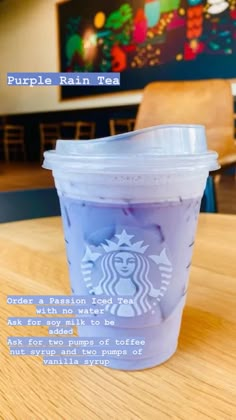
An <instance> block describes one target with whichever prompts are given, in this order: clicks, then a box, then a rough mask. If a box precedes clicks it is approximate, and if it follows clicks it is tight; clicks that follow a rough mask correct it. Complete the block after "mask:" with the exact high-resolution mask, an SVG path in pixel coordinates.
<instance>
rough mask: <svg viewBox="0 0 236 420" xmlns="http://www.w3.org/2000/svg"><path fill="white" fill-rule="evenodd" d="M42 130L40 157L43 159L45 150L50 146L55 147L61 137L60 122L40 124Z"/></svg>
mask: <svg viewBox="0 0 236 420" xmlns="http://www.w3.org/2000/svg"><path fill="white" fill-rule="evenodd" d="M39 130H40V159H41V160H43V152H44V151H45V150H46V149H47V148H48V147H49V148H52V149H53V148H55V145H56V141H57V140H58V139H59V138H60V127H59V124H48V123H47V124H45V123H41V124H39Z"/></svg>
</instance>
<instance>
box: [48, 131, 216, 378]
mask: <svg viewBox="0 0 236 420" xmlns="http://www.w3.org/2000/svg"><path fill="white" fill-rule="evenodd" d="M44 156H45V160H44V165H43V166H44V167H45V168H47V169H51V170H52V172H53V176H54V180H55V185H56V188H57V192H58V195H59V199H60V205H61V212H62V219H63V225H64V234H65V241H66V248H67V259H68V265H69V272H70V280H71V288H72V293H74V294H76V295H83V296H91V295H92V296H94V297H95V298H96V299H98V298H99V297H100V296H102V298H104V296H105V297H107V301H106V300H104V305H103V308H104V313H105V315H106V316H107V318H106V317H105V318H104V317H101V318H100V317H99V316H98V317H95V318H94V319H96V320H99V321H100V324H99V325H96V326H95V325H94V326H84V327H79V335H81V336H83V337H84V336H87V337H88V336H89V337H110V338H113V339H118V340H119V339H121V338H122V339H125V338H127V339H128V338H135V337H140V338H143V339H144V340H145V345H144V346H143V347H142V348H140V349H139V354H136V353H135V351H137V350H134V352H132V349H131V350H130V349H129V351H127V354H125V353H124V354H122V355H120V356H113V355H112V356H109V357H108V358H109V365H108V366H107V367H110V368H115V369H122V370H140V369H145V368H150V367H153V366H156V365H159V364H161V363H163V362H165V361H166V360H167V359H169V358H170V357H171V356H172V355H173V354H174V353H175V351H176V348H177V344H178V337H179V331H180V326H181V319H182V312H183V308H184V304H185V300H186V294H187V289H188V280H189V269H190V265H191V258H192V251H193V245H194V240H195V231H196V227H197V220H198V214H199V209H200V203H201V198H202V195H203V192H204V188H205V185H206V180H207V177H208V174H209V171H212V170H215V169H218V167H219V166H218V164H217V154H216V153H215V152H211V151H208V150H207V146H206V137H205V129H204V127H202V126H185V125H180V126H157V127H150V128H148V129H143V130H137V131H134V132H131V133H126V134H124V135H119V136H114V137H109V138H104V139H99V140H92V141H74V140H73V141H68V140H66V141H62V140H59V141H58V142H57V146H56V150H55V151H49V152H45V153H44ZM118 298H119V303H117V300H118ZM124 299H126V300H124ZM96 307H97V308H101V306H99V304H97V305H96ZM105 319H106V323H107V324H108V323H109V325H104V322H105ZM112 322H113V324H112ZM125 349H126V347H125V346H124V347H123V350H125Z"/></svg>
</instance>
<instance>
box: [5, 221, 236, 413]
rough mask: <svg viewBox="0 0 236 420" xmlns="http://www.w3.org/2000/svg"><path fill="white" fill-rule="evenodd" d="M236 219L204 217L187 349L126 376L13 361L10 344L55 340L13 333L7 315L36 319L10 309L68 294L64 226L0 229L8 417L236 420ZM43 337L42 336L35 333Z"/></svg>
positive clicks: (185, 326) (26, 224)
mask: <svg viewBox="0 0 236 420" xmlns="http://www.w3.org/2000/svg"><path fill="white" fill-rule="evenodd" d="M235 232H236V217H235V216H226V215H224V216H223V215H209V214H202V215H200V222H199V226H198V232H197V240H196V244H195V251H194V258H193V266H192V269H191V278H190V283H189V291H188V300H187V305H186V308H185V311H184V316H183V323H182V328H181V334H180V340H179V348H178V350H177V352H176V354H175V355H174V356H173V357H172V358H171V359H170V360H169V361H168V362H166V363H164V364H163V365H161V366H159V367H156V368H152V369H147V370H144V371H136V372H124V371H117V370H112V369H107V368H102V367H98V366H96V367H87V366H79V367H77V366H48V367H47V366H43V365H42V360H41V358H37V357H31V356H28V357H13V356H10V355H9V354H8V348H7V345H6V340H7V337H8V336H10V335H11V336H13V335H15V336H20V335H21V336H29V335H34V336H35V335H37V336H48V333H47V331H46V329H45V328H46V327H37V330H35V328H36V327H32V328H31V327H9V326H6V319H7V317H8V316H30V315H34V311H33V308H32V307H29V306H27V307H26V306H23V305H22V306H11V305H7V304H6V297H7V295H11V294H29V295H30V294H38V295H39V294H69V290H70V288H69V279H68V271H67V266H66V258H65V252H64V240H63V233H62V227H61V220H60V219H59V218H50V219H38V220H32V221H22V222H17V223H9V224H5V225H1V226H0V284H1V298H0V305H1V321H0V322H1V355H0V358H1V363H0V377H1V387H0V418H1V419H4V420H5V419H6V420H11V419H17V420H25V419H37V420H38V419H39V420H41V419H42V420H45V419H50V420H51V419H52V420H54V419H56V420H57V419H66V420H78V419H79V420H80V419H81V420H82V419H83V420H90V419H91V420H94V419H102V420H104V419H105V420H106V419H117V420H118V419H123V418H124V419H128V420H129V419H131V420H136V419H145V420H146V419H147V420H149V419H151V420H152V419H158V420H165V419H183V420H189V419H194V420H195V419H196V420H199V419H200V420H204V419H214V420H215V419H216V420H227V419H232V420H233V419H235V418H236V392H235V377H236V361H235V352H236V340H235V337H236V312H235V289H236V263H235V255H236V252H235V250H236V246H235ZM36 331H37V332H36Z"/></svg>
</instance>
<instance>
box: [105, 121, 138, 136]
mask: <svg viewBox="0 0 236 420" xmlns="http://www.w3.org/2000/svg"><path fill="white" fill-rule="evenodd" d="M134 125H135V119H133V118H123V119H110V120H109V127H110V135H111V136H115V135H116V134H122V133H126V132H127V131H133V129H134Z"/></svg>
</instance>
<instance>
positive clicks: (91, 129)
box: [75, 121, 96, 140]
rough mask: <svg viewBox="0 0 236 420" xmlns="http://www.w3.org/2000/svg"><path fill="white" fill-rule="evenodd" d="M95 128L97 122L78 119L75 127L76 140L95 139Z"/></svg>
mask: <svg viewBox="0 0 236 420" xmlns="http://www.w3.org/2000/svg"><path fill="white" fill-rule="evenodd" d="M95 128H96V124H95V122H89V121H77V122H76V127H75V140H79V139H81V140H83V139H84V140H86V139H94V137H95Z"/></svg>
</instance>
